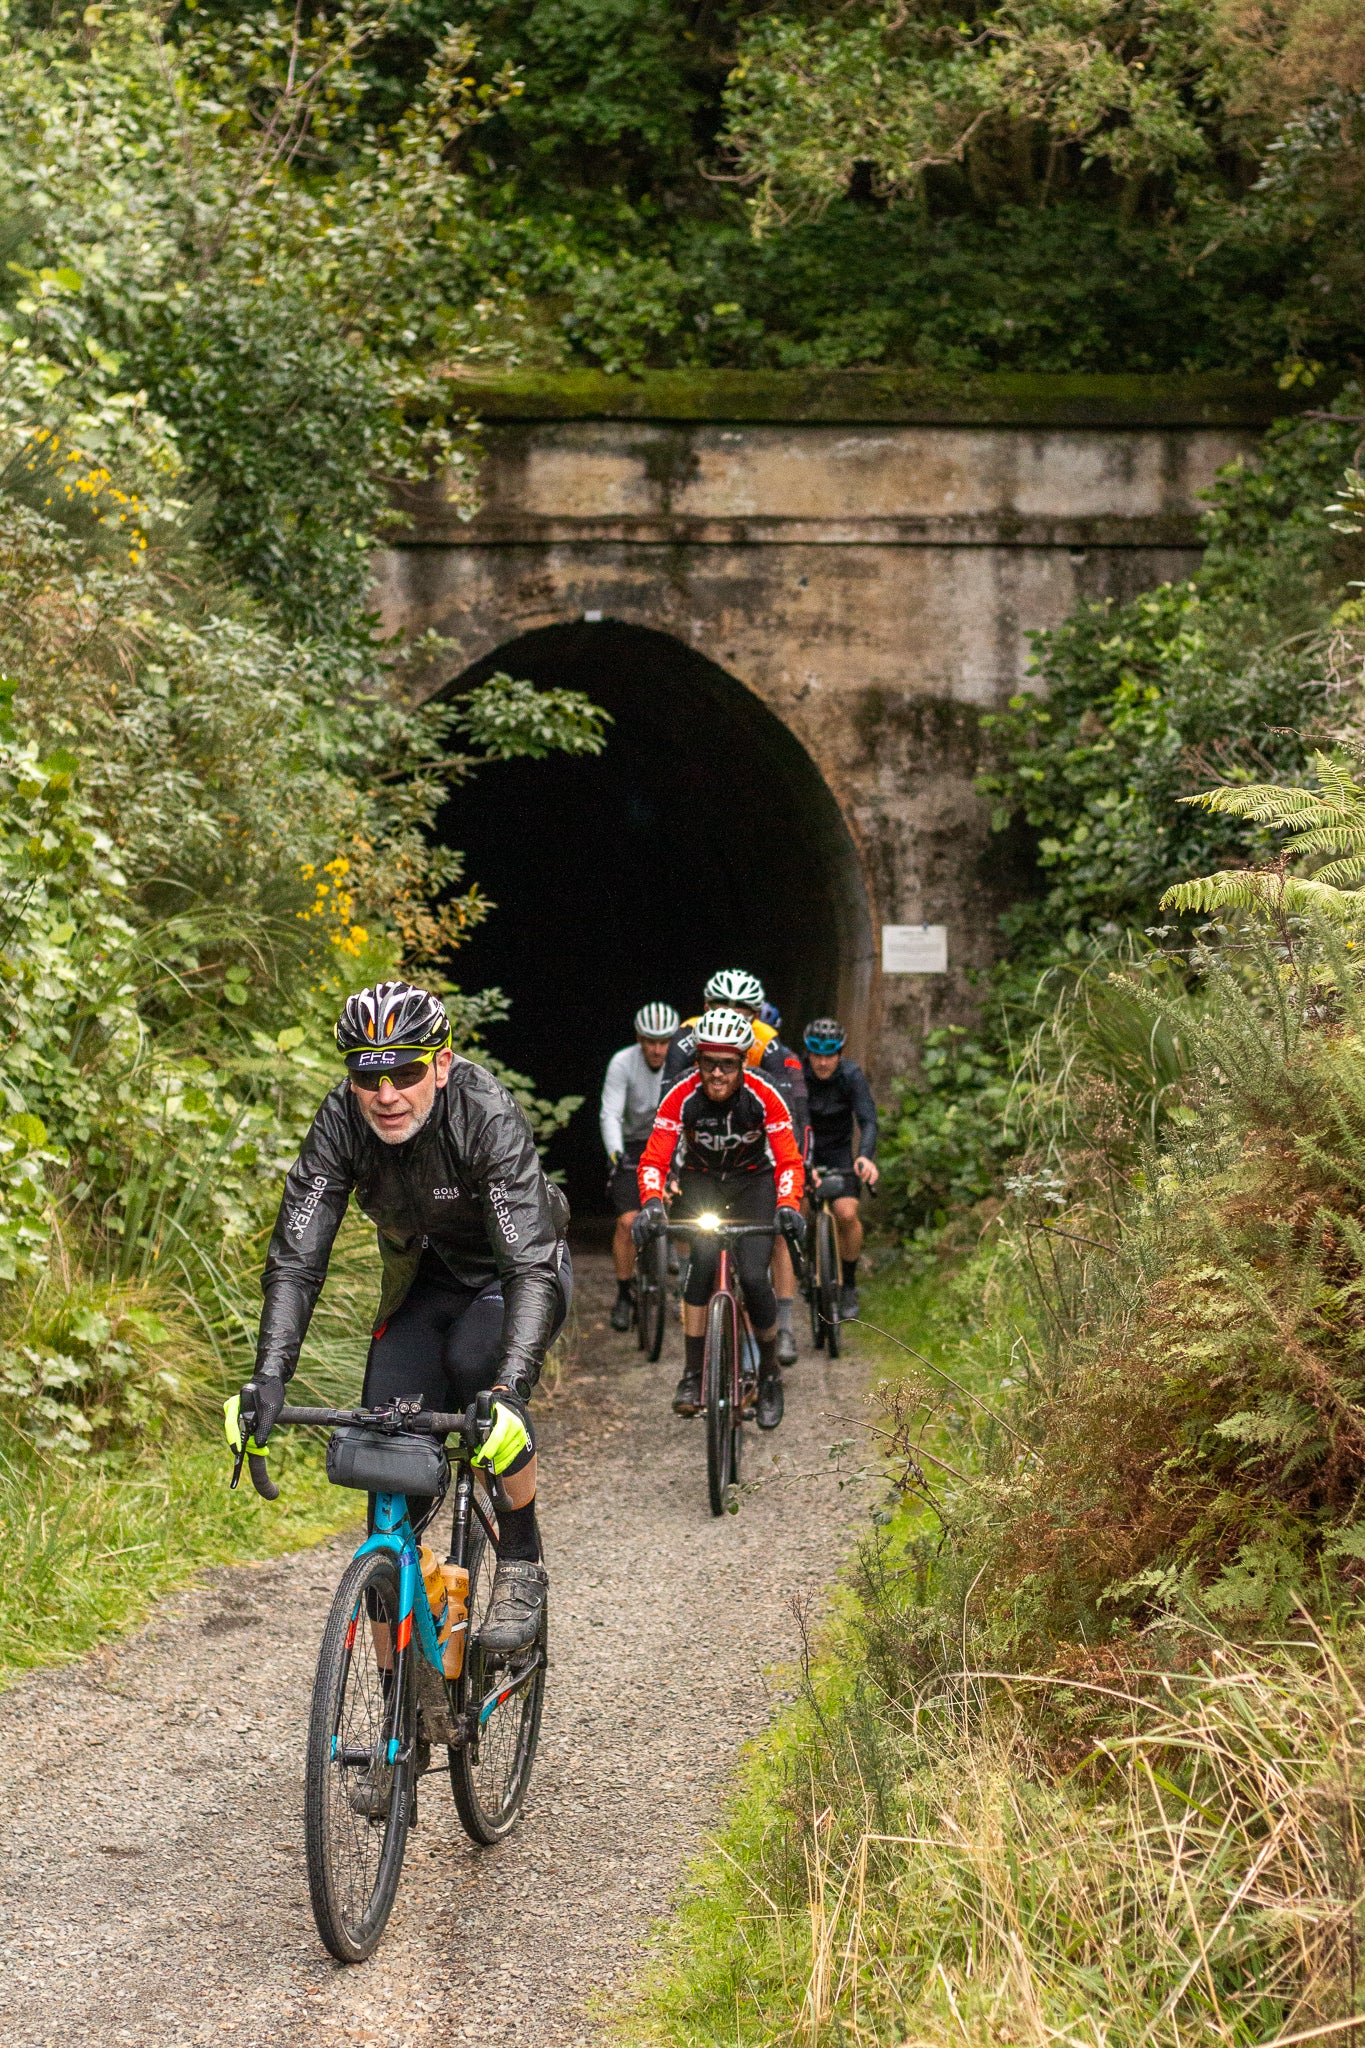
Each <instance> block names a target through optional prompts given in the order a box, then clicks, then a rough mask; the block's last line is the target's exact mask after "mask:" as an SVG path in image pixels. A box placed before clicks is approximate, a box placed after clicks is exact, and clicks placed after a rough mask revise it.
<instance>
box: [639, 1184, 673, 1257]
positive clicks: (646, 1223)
mask: <svg viewBox="0 0 1365 2048" xmlns="http://www.w3.org/2000/svg"><path fill="white" fill-rule="evenodd" d="M667 1228H668V1211H667V1209H665V1207H664V1205H663V1203H662V1202H661V1201H660V1200H659V1197H658V1196H657V1195H655V1196H654V1198H653V1200H652V1201H649V1202H646V1203H645V1206H644V1208H643V1209H641V1210H640V1211H639V1213H638V1214H637V1216H636V1218H635V1221H634V1222H633V1223H632V1224H631V1226H630V1234H631V1236H632V1237H633V1238H634V1239H635V1243H636V1246H637V1248H638V1249H641V1250H642V1249H643V1248H644V1246H645V1245H647V1244H648V1243H649V1240H650V1239H651V1237H658V1236H659V1234H660V1233H661V1232H662V1231H665V1230H667Z"/></svg>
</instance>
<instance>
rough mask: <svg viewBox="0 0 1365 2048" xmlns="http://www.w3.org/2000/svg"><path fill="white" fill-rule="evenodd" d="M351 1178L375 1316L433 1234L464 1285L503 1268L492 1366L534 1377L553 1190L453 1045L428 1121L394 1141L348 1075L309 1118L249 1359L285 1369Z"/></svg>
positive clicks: (502, 1092)
mask: <svg viewBox="0 0 1365 2048" xmlns="http://www.w3.org/2000/svg"><path fill="white" fill-rule="evenodd" d="M352 1190H354V1192H355V1198H356V1202H357V1205H358V1206H359V1208H360V1209H361V1210H362V1211H363V1212H364V1214H365V1215H366V1216H368V1217H369V1218H370V1221H371V1222H372V1223H374V1224H375V1225H377V1227H378V1231H379V1254H380V1259H381V1261H382V1263H383V1269H384V1271H383V1281H382V1285H381V1288H380V1296H379V1307H378V1309H377V1311H376V1313H375V1319H374V1320H375V1328H376V1329H378V1328H379V1327H380V1326H381V1325H382V1324H383V1323H384V1322H386V1321H387V1319H388V1318H389V1316H391V1315H392V1314H393V1312H394V1310H395V1309H396V1308H397V1306H398V1304H399V1302H400V1301H402V1299H403V1297H404V1295H405V1294H406V1293H407V1291H408V1289H409V1288H410V1287H411V1285H412V1283H413V1280H414V1278H415V1276H416V1273H417V1268H418V1266H419V1265H420V1264H421V1259H422V1253H423V1250H424V1249H425V1247H426V1246H427V1245H431V1246H432V1247H433V1249H434V1250H435V1251H437V1252H438V1253H439V1254H440V1257H441V1258H442V1260H443V1261H444V1262H445V1264H446V1266H447V1267H448V1268H449V1270H450V1272H451V1274H452V1275H453V1277H454V1278H455V1280H456V1281H457V1282H458V1283H459V1284H460V1285H461V1286H463V1287H472V1288H481V1287H486V1286H487V1285H488V1283H489V1281H490V1280H498V1279H500V1280H501V1281H502V1290H503V1299H504V1301H505V1303H506V1311H505V1315H504V1319H503V1329H502V1358H501V1364H500V1368H499V1377H500V1378H502V1377H503V1376H504V1375H505V1376H506V1377H507V1379H508V1380H509V1381H510V1380H512V1379H513V1378H516V1379H520V1380H522V1381H523V1382H524V1383H525V1384H527V1385H534V1384H535V1381H536V1379H537V1378H538V1376H539V1373H540V1367H541V1361H542V1359H543V1358H544V1355H545V1346H546V1344H547V1342H548V1341H549V1336H550V1331H551V1328H552V1326H553V1323H554V1318H555V1314H556V1312H557V1310H558V1308H559V1300H560V1296H559V1280H558V1274H559V1257H560V1240H561V1238H562V1237H563V1235H564V1232H565V1230H566V1228H567V1227H568V1221H569V1205H568V1203H567V1201H566V1200H565V1198H564V1195H563V1192H562V1191H561V1190H560V1189H559V1188H557V1187H555V1186H554V1185H553V1183H552V1182H550V1181H547V1180H546V1178H545V1175H544V1172H543V1171H542V1169H541V1164H540V1159H539V1157H538V1156H537V1153H536V1147H535V1140H534V1138H533V1137H532V1135H531V1126H530V1125H529V1124H528V1123H527V1121H526V1118H525V1116H524V1115H523V1113H522V1111H521V1110H520V1109H519V1108H518V1107H517V1105H516V1103H515V1102H514V1101H513V1100H512V1098H511V1096H510V1095H509V1094H508V1092H507V1090H506V1089H505V1088H504V1087H503V1086H502V1085H501V1083H499V1082H497V1081H495V1080H494V1079H493V1076H492V1075H491V1074H489V1073H487V1072H485V1070H484V1069H483V1068H482V1067H477V1066H475V1065H474V1064H473V1063H472V1062H471V1061H469V1060H463V1059H459V1058H456V1060H455V1061H454V1062H453V1064H452V1066H451V1069H450V1078H449V1080H448V1081H447V1082H446V1085H445V1087H444V1088H443V1089H440V1090H439V1091H438V1093H437V1096H436V1106H435V1108H434V1109H433V1111H432V1113H431V1117H430V1120H429V1121H428V1122H427V1123H425V1124H424V1125H423V1126H422V1129H421V1130H420V1131H418V1132H417V1134H416V1135H415V1136H414V1137H411V1138H409V1139H408V1140H407V1141H406V1142H405V1143H404V1144H402V1145H385V1144H384V1143H383V1142H382V1140H381V1139H379V1138H377V1137H376V1136H375V1134H374V1132H373V1131H372V1130H371V1129H370V1126H369V1124H368V1123H367V1122H366V1121H365V1117H364V1115H363V1113H362V1111H361V1109H360V1107H359V1105H358V1104H357V1102H356V1100H355V1097H354V1095H353V1094H352V1091H351V1085H350V1082H349V1081H339V1082H338V1083H337V1085H336V1087H335V1088H334V1089H333V1090H332V1092H331V1094H330V1095H328V1096H327V1098H326V1099H325V1101H324V1102H323V1104H322V1107H321V1108H320V1109H319V1111H318V1113H317V1115H316V1116H315V1117H314V1118H313V1122H312V1127H311V1129H310V1130H309V1133H308V1136H307V1137H306V1138H305V1139H304V1141H303V1150H302V1151H301V1152H300V1153H299V1156H298V1158H297V1159H296V1160H295V1162H294V1164H293V1166H291V1167H290V1169H289V1174H288V1178H287V1179H286V1181H285V1184H284V1199H283V1201H282V1202H281V1203H280V1213H279V1215H278V1216H277V1218H276V1219H275V1228H274V1231H273V1232H272V1234H271V1238H270V1250H269V1252H268V1253H267V1255H266V1262H265V1272H264V1273H263V1275H262V1276H261V1288H262V1291H263V1293H264V1295H265V1307H264V1309H263V1310H262V1312H261V1331H260V1337H259V1339H258V1340H257V1345H256V1366H257V1370H258V1371H259V1370H260V1368H261V1367H262V1366H269V1367H270V1368H271V1369H272V1370H274V1371H278V1372H282V1373H283V1374H284V1377H285V1378H286V1379H288V1378H289V1377H290V1375H291V1374H292V1372H293V1370H294V1367H295V1366H296V1365H297V1364H298V1357H299V1348H300V1346H301V1345H302V1343H303V1340H304V1337H305V1336H306V1334H307V1331H308V1324H309V1321H310V1319H311V1317H312V1314H313V1310H314V1308H315V1307H316V1305H317V1298H318V1295H319V1294H320V1293H321V1291H322V1283H323V1281H324V1280H325V1279H326V1277H327V1261H328V1258H329V1256H330V1254H331V1250H332V1241H333V1239H334V1238H335V1236H336V1234H337V1231H338V1230H339V1229H340V1227H341V1219H342V1217H343V1216H344V1215H345V1213H346V1203H347V1201H348V1200H349V1198H350V1195H351V1192H352Z"/></svg>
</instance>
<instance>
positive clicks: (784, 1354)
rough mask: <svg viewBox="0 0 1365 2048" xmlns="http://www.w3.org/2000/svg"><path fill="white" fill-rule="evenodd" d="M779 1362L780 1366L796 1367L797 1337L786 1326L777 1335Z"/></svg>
mask: <svg viewBox="0 0 1365 2048" xmlns="http://www.w3.org/2000/svg"><path fill="white" fill-rule="evenodd" d="M777 1362H778V1364H779V1365H795V1363H796V1335H795V1332H794V1331H792V1330H789V1329H787V1327H786V1325H785V1324H784V1325H783V1327H782V1328H781V1329H780V1330H779V1331H778V1333H777Z"/></svg>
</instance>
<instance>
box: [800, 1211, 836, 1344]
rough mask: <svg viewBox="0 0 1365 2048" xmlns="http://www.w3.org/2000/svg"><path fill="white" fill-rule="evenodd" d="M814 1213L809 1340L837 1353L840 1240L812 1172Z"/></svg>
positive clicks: (809, 1272) (808, 1294)
mask: <svg viewBox="0 0 1365 2048" xmlns="http://www.w3.org/2000/svg"><path fill="white" fill-rule="evenodd" d="M812 1180H813V1181H814V1186H813V1187H812V1189H811V1193H812V1195H813V1196H814V1208H815V1215H814V1218H813V1228H812V1232H811V1236H812V1239H813V1242H812V1244H811V1249H810V1257H809V1259H808V1260H807V1261H806V1278H805V1293H806V1303H807V1306H808V1307H809V1309H810V1334H811V1342H812V1343H813V1344H814V1346H815V1348H816V1350H817V1351H828V1353H829V1355H830V1357H831V1358H837V1357H838V1356H839V1351H840V1346H841V1342H842V1340H841V1338H840V1335H839V1289H840V1285H841V1282H842V1275H843V1268H842V1267H841V1265H840V1263H839V1239H838V1235H837V1233H836V1231H835V1227H834V1204H833V1202H831V1201H830V1200H829V1198H828V1197H824V1198H822V1197H821V1194H820V1181H819V1180H818V1179H817V1178H816V1177H815V1175H814V1174H812Z"/></svg>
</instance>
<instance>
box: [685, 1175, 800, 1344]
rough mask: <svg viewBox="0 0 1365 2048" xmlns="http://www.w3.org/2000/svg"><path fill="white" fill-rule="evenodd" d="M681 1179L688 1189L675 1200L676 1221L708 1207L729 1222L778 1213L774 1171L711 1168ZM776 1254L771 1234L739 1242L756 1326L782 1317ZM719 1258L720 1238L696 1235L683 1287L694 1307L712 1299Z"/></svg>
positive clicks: (764, 1219) (742, 1277) (743, 1284)
mask: <svg viewBox="0 0 1365 2048" xmlns="http://www.w3.org/2000/svg"><path fill="white" fill-rule="evenodd" d="M678 1179H679V1181H680V1182H681V1184H682V1193H681V1194H680V1195H679V1197H678V1199H677V1201H676V1202H675V1203H674V1205H673V1213H672V1217H671V1221H672V1222H674V1223H685V1222H686V1221H687V1219H688V1217H689V1216H702V1215H706V1214H707V1213H708V1212H709V1213H710V1214H711V1215H713V1216H723V1217H724V1218H725V1220H726V1221H727V1222H728V1223H771V1222H772V1221H773V1218H774V1217H775V1216H776V1214H777V1186H776V1183H775V1181H774V1179H773V1176H772V1174H771V1173H743V1174H739V1173H737V1174H736V1175H735V1176H734V1177H733V1179H731V1180H721V1179H720V1178H719V1177H718V1176H716V1175H714V1174H709V1173H682V1174H679V1176H678ZM772 1255H773V1240H772V1237H771V1236H768V1237H742V1238H741V1239H740V1240H739V1243H738V1244H737V1245H736V1246H735V1247H734V1256H735V1265H736V1267H737V1268H738V1271H739V1284H740V1289H741V1291H742V1293H743V1295H744V1306H745V1308H746V1309H747V1311H748V1315H749V1321H750V1322H751V1323H752V1325H753V1327H754V1329H755V1331H759V1330H771V1329H772V1327H773V1325H774V1323H775V1322H776V1321H777V1297H776V1295H775V1294H774V1293H773V1283H772V1275H771V1274H770V1273H769V1271H768V1267H769V1264H770V1262H771V1260H772ZM719 1258H720V1252H719V1248H718V1246H717V1245H716V1244H715V1242H714V1240H712V1239H708V1238H707V1236H706V1233H705V1232H704V1231H700V1230H699V1231H698V1232H697V1235H696V1236H695V1237H694V1238H693V1239H692V1240H691V1256H690V1258H689V1260H688V1265H687V1285H686V1287H685V1288H684V1289H683V1300H684V1301H685V1302H688V1303H690V1304H691V1306H692V1307H693V1308H705V1306H706V1304H707V1302H708V1301H709V1300H710V1299H711V1290H712V1288H713V1287H714V1286H715V1284H716V1266H717V1264H718V1263H719Z"/></svg>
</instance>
